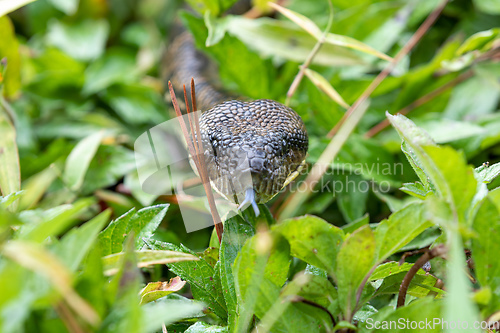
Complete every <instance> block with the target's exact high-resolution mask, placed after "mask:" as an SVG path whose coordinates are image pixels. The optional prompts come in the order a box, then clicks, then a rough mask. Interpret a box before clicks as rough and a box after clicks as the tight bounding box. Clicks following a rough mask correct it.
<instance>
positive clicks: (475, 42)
mask: <svg viewBox="0 0 500 333" xmlns="http://www.w3.org/2000/svg"><path fill="white" fill-rule="evenodd" d="M495 39H500V29H499V28H493V29H489V30H484V31H480V32H476V33H475V34H473V35H472V36H470V37H469V38H467V39H466V40H465V42H463V43H462V45H460V47H459V48H458V50H457V54H458V55H462V54H464V53H466V52H471V51H474V50H482V48H483V47H484V46H485V45H488V44H489V42H492V41H494V40H495Z"/></svg>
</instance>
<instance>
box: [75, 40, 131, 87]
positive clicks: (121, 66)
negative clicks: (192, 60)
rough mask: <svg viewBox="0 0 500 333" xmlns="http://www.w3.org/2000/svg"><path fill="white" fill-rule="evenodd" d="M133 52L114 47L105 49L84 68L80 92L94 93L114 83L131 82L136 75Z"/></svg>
mask: <svg viewBox="0 0 500 333" xmlns="http://www.w3.org/2000/svg"><path fill="white" fill-rule="evenodd" d="M137 74H138V73H137V66H136V60H135V57H134V54H132V53H130V52H127V51H125V50H121V49H116V50H111V51H107V52H106V54H105V55H104V56H103V57H100V58H98V59H97V60H96V61H94V62H93V63H92V64H90V65H89V67H87V69H86V70H85V84H84V85H83V89H82V94H84V95H90V94H95V93H98V92H100V91H103V90H104V89H106V88H108V87H109V86H111V85H112V84H114V83H125V82H132V81H133V80H134V79H136V76H137Z"/></svg>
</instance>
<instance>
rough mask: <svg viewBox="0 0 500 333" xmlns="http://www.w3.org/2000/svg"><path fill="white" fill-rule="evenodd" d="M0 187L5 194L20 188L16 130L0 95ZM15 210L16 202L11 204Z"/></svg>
mask: <svg viewBox="0 0 500 333" xmlns="http://www.w3.org/2000/svg"><path fill="white" fill-rule="evenodd" d="M0 133H2V135H0V189H1V190H2V195H3V196H7V195H9V194H11V193H14V192H18V191H19V190H20V189H21V172H20V165H19V153H18V150H17V144H16V130H15V128H14V126H13V125H12V124H11V122H10V121H9V119H8V118H7V114H6V112H5V110H4V108H3V105H2V99H1V97H0ZM11 207H12V208H11V209H13V210H15V209H16V208H17V204H15V203H14V204H13V205H11Z"/></svg>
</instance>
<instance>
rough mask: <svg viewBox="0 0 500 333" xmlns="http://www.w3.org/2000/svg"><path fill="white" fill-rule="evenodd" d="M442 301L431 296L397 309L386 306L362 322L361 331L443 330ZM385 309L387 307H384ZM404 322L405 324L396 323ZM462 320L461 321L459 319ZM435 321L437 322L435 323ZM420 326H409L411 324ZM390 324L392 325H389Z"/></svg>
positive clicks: (361, 332) (363, 332) (364, 332)
mask: <svg viewBox="0 0 500 333" xmlns="http://www.w3.org/2000/svg"><path fill="white" fill-rule="evenodd" d="M441 306H442V302H438V301H435V300H433V299H432V298H430V297H426V298H423V299H419V300H416V301H414V302H412V303H410V304H409V305H407V306H403V307H400V308H398V309H396V310H392V307H391V308H390V310H389V309H388V308H386V309H387V310H388V311H387V310H386V311H381V312H379V313H377V314H375V315H374V316H372V317H370V318H368V319H367V320H366V321H365V322H364V323H362V324H361V329H360V331H359V332H360V333H367V332H414V331H415V330H419V331H421V332H436V333H438V332H442V329H441V323H442V322H443V318H442V315H441ZM384 310H385V309H384ZM400 322H402V323H403V325H396V324H398V323H400ZM459 322H461V321H459ZM433 323H437V324H436V325H434V324H433ZM411 324H412V325H419V324H420V326H413V327H411V326H409V325H411ZM389 325H391V326H390V327H389Z"/></svg>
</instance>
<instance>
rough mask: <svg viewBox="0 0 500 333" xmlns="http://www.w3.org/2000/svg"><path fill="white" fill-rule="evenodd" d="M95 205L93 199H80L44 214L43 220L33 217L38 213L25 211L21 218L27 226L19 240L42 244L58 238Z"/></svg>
mask: <svg viewBox="0 0 500 333" xmlns="http://www.w3.org/2000/svg"><path fill="white" fill-rule="evenodd" d="M94 203H95V201H94V200H93V199H80V200H78V201H76V202H75V203H74V204H72V205H63V206H59V207H55V208H53V209H51V210H49V211H47V212H45V214H42V216H41V218H40V217H38V218H35V216H33V215H34V214H36V213H37V212H36V211H25V212H23V213H24V214H22V215H20V217H21V219H22V220H25V221H26V222H27V224H25V225H24V226H23V228H22V229H21V230H20V231H21V232H20V235H19V238H20V239H23V240H29V241H33V242H38V243H41V242H43V241H44V240H45V239H46V238H47V237H51V236H58V235H59V234H60V233H62V232H63V231H65V230H66V229H67V228H68V227H70V226H71V225H73V223H75V222H76V221H77V218H78V217H79V216H80V215H81V214H82V213H83V212H84V211H85V210H86V209H88V208H89V207H90V206H91V205H93V204H94Z"/></svg>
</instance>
